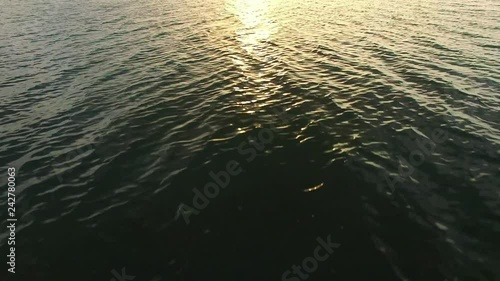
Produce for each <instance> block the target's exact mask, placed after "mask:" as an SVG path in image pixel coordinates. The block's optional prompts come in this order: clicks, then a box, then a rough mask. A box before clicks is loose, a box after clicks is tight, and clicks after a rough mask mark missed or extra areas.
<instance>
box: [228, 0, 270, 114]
mask: <svg viewBox="0 0 500 281" xmlns="http://www.w3.org/2000/svg"><path fill="white" fill-rule="evenodd" d="M276 1H277V0H227V2H226V4H227V6H226V7H227V9H228V11H229V12H230V13H231V14H232V15H234V19H235V25H234V26H233V28H234V29H233V30H232V32H233V34H234V39H235V40H236V42H237V44H236V46H235V47H236V49H234V53H233V54H232V55H231V56H230V58H231V60H232V61H233V64H234V66H236V67H237V68H238V69H239V70H240V73H239V74H240V75H241V77H240V81H241V84H239V85H236V86H235V87H234V89H235V94H236V98H237V99H239V101H238V102H237V103H236V104H237V105H238V106H239V107H241V110H242V112H245V113H247V114H255V113H256V112H258V111H259V107H262V106H265V104H266V102H269V101H270V96H271V95H272V94H273V93H275V92H276V91H277V90H278V88H279V87H280V86H279V85H277V84H275V83H273V82H272V79H273V78H274V77H276V73H275V72H276V71H277V70H276V67H277V62H278V59H277V53H276V51H275V50H274V49H273V48H272V45H271V44H269V43H270V41H271V40H272V39H273V38H272V36H273V34H276V33H277V29H278V24H277V21H276V20H271V19H272V18H276V17H273V16H272V15H273V9H275V8H276V5H275V4H276ZM273 5H274V6H273ZM240 86H241V87H240Z"/></svg>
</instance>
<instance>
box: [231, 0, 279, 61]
mask: <svg viewBox="0 0 500 281" xmlns="http://www.w3.org/2000/svg"><path fill="white" fill-rule="evenodd" d="M271 1H272V0H233V1H232V2H233V3H232V5H231V6H232V8H233V9H234V10H233V13H234V14H235V15H236V16H237V18H238V19H239V21H240V22H241V27H240V28H238V29H237V30H236V35H237V37H236V38H237V40H238V41H240V42H241V44H242V48H243V49H245V50H247V51H248V52H252V51H255V50H257V47H258V46H259V45H260V43H261V42H262V41H266V40H268V39H269V38H270V37H271V35H272V34H273V33H274V32H275V31H276V25H275V24H274V23H273V22H271V21H270V20H269V17H268V13H269V10H270V2H271Z"/></svg>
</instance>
